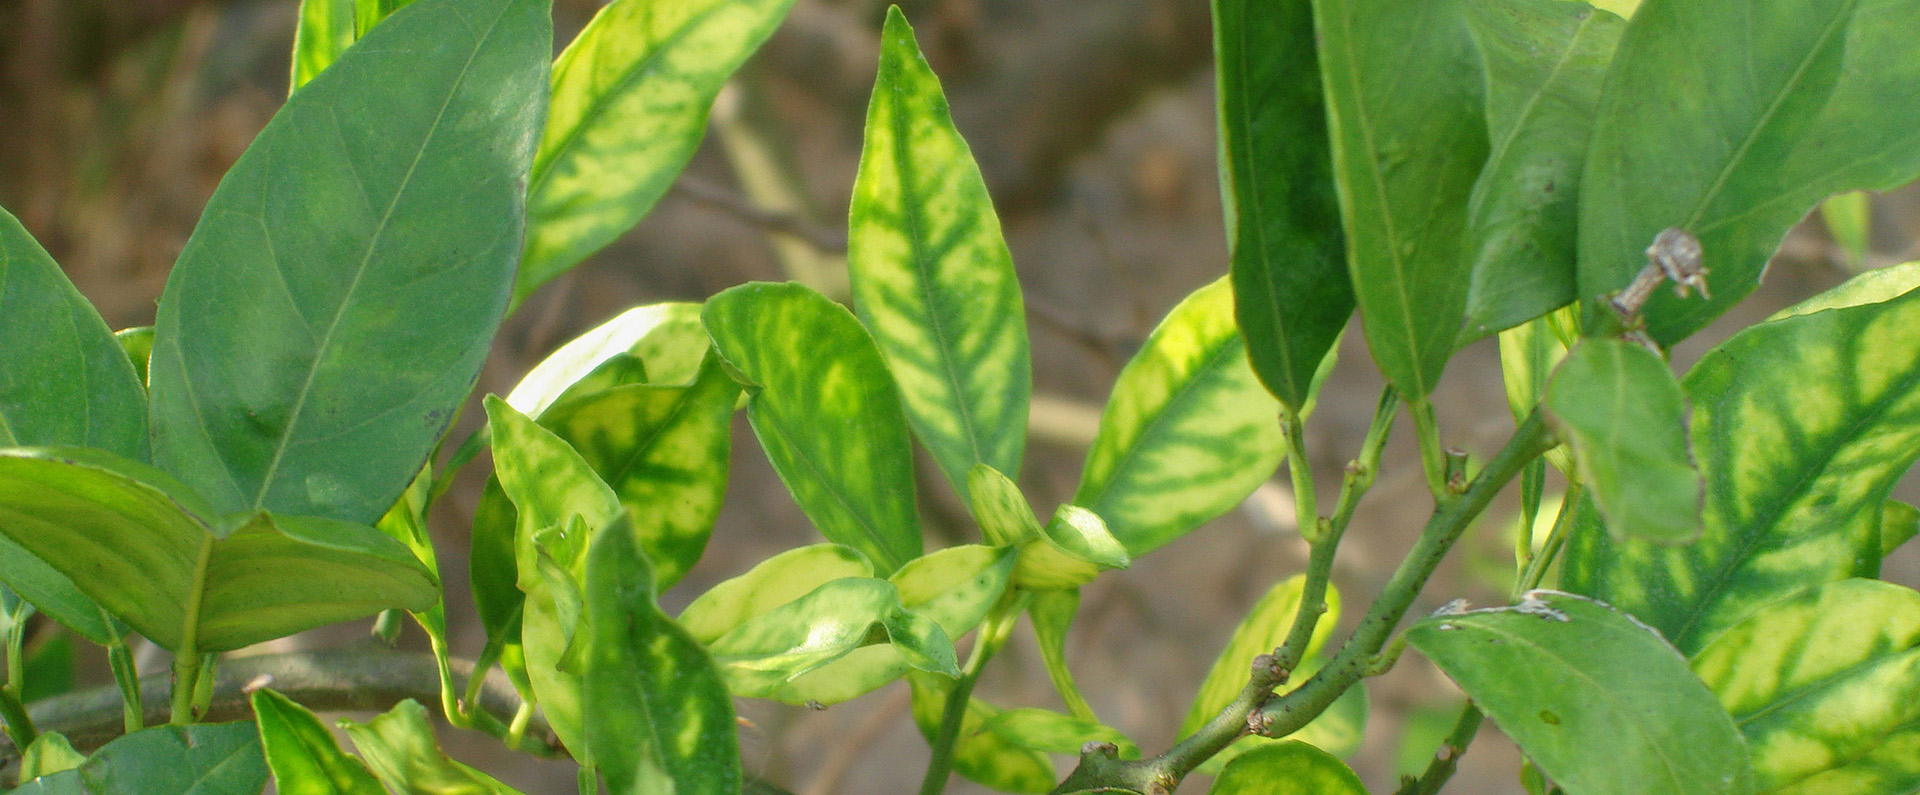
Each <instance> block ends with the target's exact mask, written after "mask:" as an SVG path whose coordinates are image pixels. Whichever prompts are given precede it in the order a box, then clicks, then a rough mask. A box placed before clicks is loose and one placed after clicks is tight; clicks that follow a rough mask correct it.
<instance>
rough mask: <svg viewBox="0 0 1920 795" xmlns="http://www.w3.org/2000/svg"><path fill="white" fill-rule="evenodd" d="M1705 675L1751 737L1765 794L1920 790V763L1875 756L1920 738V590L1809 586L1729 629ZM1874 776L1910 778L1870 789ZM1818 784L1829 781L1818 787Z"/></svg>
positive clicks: (1697, 658)
mask: <svg viewBox="0 0 1920 795" xmlns="http://www.w3.org/2000/svg"><path fill="white" fill-rule="evenodd" d="M1693 670H1694V671H1695V672H1696V673H1698V674H1699V675H1700V678H1701V679H1703V680H1705V681H1706V683H1707V686H1708V687H1710V688H1713V691H1714V693H1715V694H1717V695H1718V696H1719V698H1720V703H1721V704H1722V705H1724V706H1725V707H1726V709H1727V711H1728V712H1730V713H1732V714H1733V719H1734V723H1735V724H1736V725H1738V726H1739V727H1740V731H1741V733H1743V734H1745V735H1746V738H1747V745H1748V747H1750V748H1751V749H1752V753H1753V767H1754V772H1755V774H1756V778H1757V780H1758V783H1759V787H1758V789H1757V791H1758V792H1763V793H1767V792H1777V791H1781V790H1785V789H1788V788H1790V787H1793V786H1794V785H1796V784H1797V785H1800V787H1799V788H1798V789H1797V790H1796V791H1803V792H1816V791H1817V792H1827V793H1833V795H1846V794H1848V793H1861V794H1862V795H1864V794H1865V793H1869V792H1894V791H1911V789H1912V788H1913V787H1916V786H1920V757H1913V756H1907V757H1905V758H1904V759H1902V758H1899V757H1885V756H1878V755H1876V754H1875V753H1874V752H1875V751H1876V750H1877V749H1879V748H1880V747H1882V746H1884V745H1886V744H1888V743H1890V742H1891V743H1895V744H1898V745H1903V746H1908V747H1911V746H1912V744H1913V743H1915V742H1920V593H1915V592H1913V591H1912V590H1909V589H1906V588H1902V587H1900V586H1897V585H1892V584H1889V583H1884V582H1880V581H1877V580H1841V581H1839V582H1833V583H1828V584H1826V585H1823V586H1820V587H1818V588H1814V589H1811V590H1808V591H1802V592H1800V593H1799V594H1795V595H1794V596H1792V597H1789V598H1787V599H1784V600H1781V601H1779V602H1775V603H1773V604H1771V605H1768V606H1767V607H1765V608H1762V609H1761V610H1760V611H1759V612H1757V613H1754V614H1752V615H1750V616H1748V617H1747V618H1746V619H1745V620H1743V621H1741V622H1740V623H1738V624H1735V625H1733V626H1732V627H1729V628H1728V629H1727V631H1726V632H1723V633H1721V634H1720V636H1719V637H1717V638H1715V639H1714V640H1713V641H1712V642H1711V643H1708V644H1707V645H1706V647H1705V648H1702V649H1701V650H1700V653H1699V654H1697V655H1694V658H1693ZM1870 756H1873V757H1876V758H1869V757H1870ZM1862 778H1872V779H1876V780H1880V781H1883V782H1884V781H1886V780H1888V779H1898V780H1902V781H1904V782H1905V783H1904V784H1903V785H1901V788H1900V789H1899V790H1896V789H1894V788H1891V787H1889V788H1885V789H1879V788H1875V789H1866V788H1861V787H1860V786H1859V782H1860V781H1861V780H1862ZM1814 780H1820V781H1823V782H1824V784H1823V786H1822V787H1821V788H1819V789H1817V790H1816V789H1809V788H1807V787H1808V784H1809V783H1810V782H1812V781H1814ZM1842 782H1848V783H1850V784H1851V785H1850V786H1843V785H1842Z"/></svg>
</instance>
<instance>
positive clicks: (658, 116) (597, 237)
mask: <svg viewBox="0 0 1920 795" xmlns="http://www.w3.org/2000/svg"><path fill="white" fill-rule="evenodd" d="M792 5H793V0H681V1H680V2H673V3H659V2H652V1H651V0H620V1H619V2H615V3H612V4H610V5H607V6H606V7H604V8H602V9H600V12H599V13H598V14H595V15H594V17H593V21H591V22H589V23H587V27H586V29H584V30H582V31H580V35H579V37H577V38H575V39H574V40H573V43H572V44H570V45H568V46H567V49H566V51H565V52H563V53H561V54H560V59H559V60H558V61H556V62H555V63H554V66H553V107H552V110H551V111H550V112H549V114H548V117H547V123H546V132H545V134H543V135H542V136H541V137H540V150H539V154H538V155H536V156H535V157H534V161H533V177H532V182H531V185H530V187H529V188H528V189H527V219H528V226H527V244H526V257H525V260H524V261H523V262H522V263H521V266H520V278H519V281H518V283H516V284H515V286H514V300H515V301H519V300H521V299H524V298H526V297H527V296H528V295H529V294H531V293H532V292H533V291H534V290H535V289H536V288H538V287H539V286H540V285H542V284H545V283H546V282H547V280H548V279H552V278H553V277H555V276H558V275H560V274H561V273H564V272H565V271H566V270H567V269H568V268H571V267H573V266H574V265H575V264H577V263H579V262H580V261H581V260H583V259H586V257H587V255H589V254H592V253H593V252H595V251H597V250H599V249H600V247H601V246H605V245H606V244H608V243H610V242H612V241H613V239H614V238H616V237H618V236H620V234H621V233H622V232H625V231H627V230H628V229H631V228H632V227H633V225H634V224H635V223H636V222H638V221H639V220H640V218H641V217H642V216H644V215H646V214H647V211H648V210H650V209H652V208H653V203H654V202H655V201H658V200H659V199H660V196H661V195H662V194H664V193H666V191H667V186H669V185H671V184H673V179H674V177H676V176H678V175H679V173H680V169H682V168H684V167H685V166H686V164H687V160H688V159H689V158H691V157H693V151H694V149H695V148H697V147H698V146H699V145H700V139H701V138H702V137H703V136H704V135H705V133H706V127H707V110H708V108H710V107H712V106H713V100H714V97H716V96H718V95H719V93H720V87H721V86H722V85H725V84H726V81H727V78H728V77H731V76H732V75H733V72H734V70H735V69H738V68H739V67H740V63H741V62H742V61H745V60H746V59H747V56H749V55H752V54H753V51H754V50H756V49H759V47H760V42H762V41H765V40H766V38H767V36H768V35H769V34H771V33H773V29H774V28H775V27H777V26H779V24H780V20H781V19H783V18H785V17H786V14H787V9H788V8H789V7H791V6H792Z"/></svg>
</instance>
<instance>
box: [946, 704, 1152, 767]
mask: <svg viewBox="0 0 1920 795" xmlns="http://www.w3.org/2000/svg"><path fill="white" fill-rule="evenodd" d="M981 731H985V732H991V733H993V734H996V735H999V736H1000V739H1002V740H1005V741H1007V742H1009V743H1012V744H1013V745H1015V746H1018V747H1021V748H1031V749H1033V750H1035V751H1046V752H1047V753H1053V754H1072V755H1075V756H1078V755H1079V753H1080V750H1081V747H1082V746H1085V745H1086V744H1087V743H1090V742H1103V743H1111V744H1113V746H1114V747H1115V748H1117V749H1119V756H1120V758H1121V759H1139V758H1140V746H1137V745H1134V744H1133V741H1132V740H1129V739H1127V736H1126V735H1124V734H1121V733H1120V731H1119V730H1118V729H1115V728H1113V727H1111V726H1103V725H1101V724H1100V723H1098V722H1096V721H1090V720H1085V719H1081V718H1075V717H1073V716H1071V715H1062V714H1060V713H1058V712H1054V711H1051V710H1045V709H1034V708H1032V707H1023V708H1020V709H1009V710H1004V711H1002V712H1000V713H999V714H997V715H994V716H993V717H992V718H989V719H987V722H986V724H985V725H983V726H981Z"/></svg>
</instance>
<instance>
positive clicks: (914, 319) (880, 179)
mask: <svg viewBox="0 0 1920 795" xmlns="http://www.w3.org/2000/svg"><path fill="white" fill-rule="evenodd" d="M848 213H849V222H848V223H849V232H848V237H847V268H848V273H849V276H850V277H851V279H852V285H853V298H854V303H855V305H856V306H857V307H858V308H859V311H860V319H861V320H862V321H864V322H865V323H866V325H867V328H868V329H869V330H870V331H872V332H873V338H874V342H875V343H876V344H878V345H879V347H880V352H881V353H882V354H884V355H885V356H886V359H887V365H888V369H889V370H891V371H892V373H893V377H894V379H895V380H896V381H897V382H898V383H899V386H900V397H901V401H902V403H903V404H904V406H905V408H906V413H907V419H908V420H909V421H911V422H912V423H913V429H914V432H915V433H916V434H917V435H918V436H919V438H920V441H921V443H922V444H925V445H926V446H927V450H928V451H929V452H931V453H932V454H933V458H934V461H936V462H937V463H938V464H939V465H940V469H941V471H943V472H945V473H946V475H947V480H948V481H949V482H951V483H952V484H953V486H954V488H955V489H956V490H958V491H959V492H960V494H961V496H962V498H965V497H966V494H967V489H968V485H967V472H968V470H970V469H972V468H973V466H974V465H975V464H986V465H988V466H991V467H993V468H994V469H997V470H999V471H1001V472H1008V473H1012V474H1015V475H1017V474H1019V472H1020V458H1021V448H1022V446H1023V443H1024V442H1025V441H1026V435H1027V422H1026V419H1027V400H1028V398H1029V396H1030V394H1031V392H1032V389H1033V386H1032V380H1033V374H1032V365H1031V364H1030V362H1029V359H1028V353H1027V322H1026V311H1025V309H1024V308H1023V305H1022V302H1021V299H1020V282H1019V280H1018V279H1016V278H1015V277H1014V272H1013V257H1012V255H1011V254H1009V253H1008V252H1007V243H1006V241H1005V240H1004V239H1002V237H1001V235H1000V220H999V217H998V216H996V215H995V214H994V212H993V203H992V202H991V201H990V200H989V199H988V198H987V185H986V182H985V181H983V180H982V179H981V177H980V168H979V166H977V165H975V164H974V162H973V154H972V152H971V151H970V150H969V149H968V148H967V144H966V142H965V141H963V140H961V138H960V133H959V131H958V130H955V129H954V127H953V120H952V118H950V117H949V115H948V113H947V100H946V97H945V96H944V95H943V94H941V92H940V81H939V80H938V79H937V78H935V77H934V75H933V70H932V69H930V68H929V67H928V66H927V62H926V59H925V58H924V57H922V56H921V55H920V48H919V46H918V45H917V44H916V43H915V42H914V39H913V29H912V28H910V27H908V26H907V20H906V17H905V16H904V15H902V14H901V13H900V9H899V8H898V7H893V8H891V9H889V10H888V12H887V22H886V28H885V30H884V32H882V33H881V34H880V73H879V75H878V76H877V77H876V78H875V79H874V87H873V101H872V102H871V104H869V105H868V106H867V122H866V143H865V146H864V148H863V150H862V153H861V156H860V175H859V177H858V178H857V179H856V180H855V181H854V186H853V206H852V207H851V208H850V209H849V211H848Z"/></svg>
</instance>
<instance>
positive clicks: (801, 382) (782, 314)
mask: <svg viewBox="0 0 1920 795" xmlns="http://www.w3.org/2000/svg"><path fill="white" fill-rule="evenodd" d="M702 317H704V319H705V320H706V324H707V331H708V333H710V334H712V335H713V342H714V345H715V346H716V347H717V348H719V350H720V355H721V356H722V357H723V358H724V359H725V360H726V362H727V364H728V365H730V366H732V367H733V369H734V372H735V373H736V374H737V375H738V377H740V378H742V379H744V383H745V385H746V387H747V394H748V395H749V396H751V397H750V400H749V401H748V403H747V419H748V420H750V421H751V422H752V423H753V432H754V434H755V435H757V436H758V437H760V446H761V447H763V448H765V449H766V451H767V458H768V459H769V460H770V461H772V463H773V468H774V471H775V472H778V473H779V474H780V480H781V481H783V482H785V483H786V484H787V490H788V491H791V492H793V497H794V500H795V501H797V502H799V504H800V509H801V510H802V511H804V512H806V514H807V518H809V519H812V520H813V523H814V526H816V527H818V528H820V533H821V535H824V536H826V537H827V540H829V541H833V542H835V543H838V544H845V545H847V546H850V547H853V548H854V549H857V550H860V552H861V553H863V554H865V555H866V556H867V558H868V559H870V560H872V561H873V563H874V567H875V569H876V570H877V571H878V572H879V573H881V574H891V573H893V571H894V570H895V569H898V568H900V566H901V565H902V564H904V563H906V562H907V561H909V560H912V559H914V558H917V557H919V556H920V549H921V540H920V515H919V513H918V510H917V508H916V507H915V504H914V483H913V451H912V449H911V448H910V447H909V445H908V442H907V423H906V418H905V416H904V415H903V414H902V412H901V408H900V397H899V394H898V393H897V392H896V391H895V389H894V385H893V377H892V376H891V375H889V374H888V371H887V364H886V362H885V361H884V360H882V359H881V356H880V351H879V349H877V348H875V347H874V343H873V339H872V338H870V337H868V336H867V332H866V331H865V330H864V329H862V328H861V327H860V321H858V320H855V319H854V317H853V314H852V313H850V312H848V311H847V310H846V309H844V308H842V307H840V306H839V305H838V304H835V303H833V302H832V301H829V300H827V299H826V298H825V297H824V296H822V295H820V294H819V293H816V292H814V291H812V290H809V289H807V288H806V287H802V286H800V285H798V284H767V283H753V284H746V285H741V286H739V287H735V288H733V289H730V290H727V291H726V292H723V293H721V294H719V295H716V296H714V297H713V298H711V299H708V301H707V308H706V311H705V313H704V314H703V315H702ZM801 350H804V351H807V355H806V356H805V357H796V356H794V355H793V352H794V351H801Z"/></svg>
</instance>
